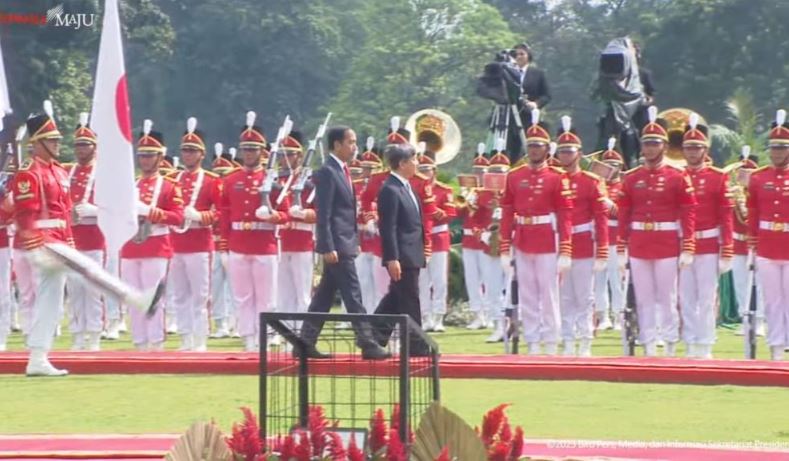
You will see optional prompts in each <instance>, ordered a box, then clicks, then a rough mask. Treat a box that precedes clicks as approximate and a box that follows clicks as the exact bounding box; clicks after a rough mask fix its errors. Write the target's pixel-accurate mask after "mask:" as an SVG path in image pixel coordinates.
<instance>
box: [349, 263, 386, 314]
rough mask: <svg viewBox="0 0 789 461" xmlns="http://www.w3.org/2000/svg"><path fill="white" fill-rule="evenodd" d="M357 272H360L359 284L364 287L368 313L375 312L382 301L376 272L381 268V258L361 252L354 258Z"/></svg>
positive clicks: (363, 298) (363, 295) (363, 300)
mask: <svg viewBox="0 0 789 461" xmlns="http://www.w3.org/2000/svg"><path fill="white" fill-rule="evenodd" d="M354 264H355V265H356V273H357V274H359V286H360V287H361V289H362V304H363V305H364V309H365V310H366V311H367V313H368V314H372V313H373V312H375V308H376V307H377V306H378V303H379V302H380V301H381V298H380V297H379V296H378V294H379V291H378V289H377V287H376V282H375V272H376V271H377V270H380V269H381V259H380V258H377V257H376V256H375V255H374V254H373V253H367V252H365V253H359V256H357V257H356V259H355V260H354Z"/></svg>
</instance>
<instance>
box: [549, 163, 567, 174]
mask: <svg viewBox="0 0 789 461" xmlns="http://www.w3.org/2000/svg"><path fill="white" fill-rule="evenodd" d="M548 168H550V169H551V170H553V171H555V172H557V173H560V174H565V173H567V172H566V171H564V168H559V167H558V166H553V165H549V166H548Z"/></svg>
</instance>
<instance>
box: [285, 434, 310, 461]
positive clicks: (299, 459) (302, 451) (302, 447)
mask: <svg viewBox="0 0 789 461" xmlns="http://www.w3.org/2000/svg"><path fill="white" fill-rule="evenodd" d="M293 458H295V459H296V461H310V459H311V458H312V445H310V437H309V435H308V434H307V433H306V432H304V431H300V432H299V443H298V444H297V445H296V449H295V450H294V453H293ZM288 461H290V460H288Z"/></svg>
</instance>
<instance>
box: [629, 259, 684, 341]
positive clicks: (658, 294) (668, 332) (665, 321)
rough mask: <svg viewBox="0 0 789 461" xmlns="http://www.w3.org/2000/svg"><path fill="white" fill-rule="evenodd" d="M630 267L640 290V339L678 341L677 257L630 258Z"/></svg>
mask: <svg viewBox="0 0 789 461" xmlns="http://www.w3.org/2000/svg"><path fill="white" fill-rule="evenodd" d="M630 267H631V271H632V274H631V276H632V277H633V288H634V289H635V292H636V293H635V294H636V306H637V312H638V331H639V340H640V341H641V343H642V344H649V343H652V342H655V341H657V340H658V338H661V339H663V340H665V341H666V342H669V343H675V342H677V341H678V340H679V313H678V312H677V273H678V269H677V258H676V257H674V258H663V259H639V258H630Z"/></svg>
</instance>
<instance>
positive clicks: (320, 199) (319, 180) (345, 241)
mask: <svg viewBox="0 0 789 461" xmlns="http://www.w3.org/2000/svg"><path fill="white" fill-rule="evenodd" d="M313 178H314V181H315V198H316V199H317V204H316V207H317V215H318V223H317V225H316V226H315V233H316V234H317V235H316V241H315V251H316V252H317V253H320V254H323V253H330V252H332V251H336V252H337V254H338V255H339V256H351V257H353V256H356V255H357V254H358V252H359V237H358V234H357V230H358V229H357V225H356V195H355V194H354V193H353V188H352V186H351V184H349V183H348V180H347V179H346V177H345V173H344V172H343V170H342V167H341V166H340V165H339V164H338V163H337V161H336V160H335V159H334V158H332V157H331V156H329V157H327V158H326V160H325V161H324V162H323V166H322V167H321V168H320V169H319V170H318V171H316V172H315V174H314V175H313Z"/></svg>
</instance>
